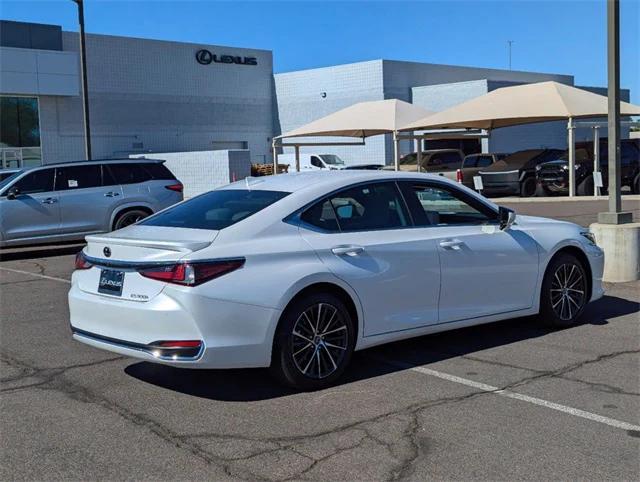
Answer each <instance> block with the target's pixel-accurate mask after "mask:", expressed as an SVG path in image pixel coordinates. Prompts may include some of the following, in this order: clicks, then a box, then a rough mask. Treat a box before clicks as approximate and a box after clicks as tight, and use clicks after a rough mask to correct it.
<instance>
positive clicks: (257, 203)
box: [139, 189, 289, 230]
mask: <svg viewBox="0 0 640 482" xmlns="http://www.w3.org/2000/svg"><path fill="white" fill-rule="evenodd" d="M287 194H289V193H288V192H280V191H257V190H244V189H222V190H219V191H211V192H208V193H205V194H202V195H200V196H198V197H194V198H193V199H190V200H188V201H185V202H183V203H181V204H178V205H176V206H174V207H172V208H169V209H166V210H164V211H162V212H161V213H158V214H156V215H155V216H151V217H148V218H147V219H145V220H144V221H141V222H140V223H139V224H141V225H145V226H165V227H174V228H194V229H214V230H220V229H224V228H226V227H228V226H231V225H232V224H235V223H237V222H238V221H242V220H243V219H246V218H248V217H249V216H252V215H253V214H255V213H257V212H258V211H261V210H263V209H264V208H266V207H267V206H269V205H271V204H273V203H274V202H276V201H278V200H280V199H282V198H283V197H285V196H286V195H287Z"/></svg>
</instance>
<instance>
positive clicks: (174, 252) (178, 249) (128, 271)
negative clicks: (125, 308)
mask: <svg viewBox="0 0 640 482" xmlns="http://www.w3.org/2000/svg"><path fill="white" fill-rule="evenodd" d="M218 233H219V231H214V230H205V229H188V228H175V227H170V228H169V227H162V226H140V225H133V226H129V227H127V228H124V229H121V230H118V231H114V232H112V233H108V234H101V235H93V236H87V238H86V239H87V247H86V248H85V250H84V253H85V254H86V256H88V257H89V261H90V262H92V263H93V264H94V265H95V266H94V267H93V268H91V269H88V270H81V271H78V272H77V280H78V287H79V288H80V289H81V290H82V291H85V292H88V293H93V294H98V295H101V296H107V297H112V298H119V299H126V300H134V301H149V300H151V299H152V298H154V297H155V296H157V295H158V294H159V293H160V292H162V290H163V288H164V286H165V283H163V282H161V281H157V280H152V279H149V278H146V277H144V276H142V275H140V274H139V271H140V270H143V269H145V268H146V267H149V266H157V265H158V264H163V263H167V264H171V263H172V262H176V261H179V260H180V259H182V258H184V257H185V256H186V255H188V254H189V253H192V252H194V251H198V250H201V249H203V248H205V247H207V246H209V245H210V244H211V243H212V242H213V241H214V240H215V238H216V237H217V235H218ZM107 272H111V273H107ZM109 283H111V284H113V283H116V284H120V283H121V286H117V287H116V289H114V290H111V291H110V290H109V289H105V285H107V284H109ZM107 288H108V286H107ZM118 288H121V289H120V290H119V289H118Z"/></svg>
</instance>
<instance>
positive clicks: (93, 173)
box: [56, 164, 102, 191]
mask: <svg viewBox="0 0 640 482" xmlns="http://www.w3.org/2000/svg"><path fill="white" fill-rule="evenodd" d="M101 185H102V179H101V174H100V164H91V165H88V166H66V167H57V168H56V191H67V190H72V189H85V188H89V187H99V186H101Z"/></svg>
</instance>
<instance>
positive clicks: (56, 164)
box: [20, 157, 165, 171]
mask: <svg viewBox="0 0 640 482" xmlns="http://www.w3.org/2000/svg"><path fill="white" fill-rule="evenodd" d="M141 162H147V163H154V164H161V163H163V162H165V161H164V159H149V158H146V157H141V158H139V159H138V158H136V159H130V158H128V157H127V158H123V159H93V160H91V161H88V160H80V161H67V162H48V163H46V164H42V165H41V166H29V167H23V168H21V169H20V170H21V171H22V170H24V171H26V170H33V169H46V168H48V167H66V166H91V165H94V164H114V163H118V164H122V163H125V164H139V163H141Z"/></svg>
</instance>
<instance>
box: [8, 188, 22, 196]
mask: <svg viewBox="0 0 640 482" xmlns="http://www.w3.org/2000/svg"><path fill="white" fill-rule="evenodd" d="M18 194H20V189H18V188H17V187H16V186H13V187H12V188H11V189H9V190H8V191H7V199H15V198H16V197H17V196H18Z"/></svg>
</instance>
